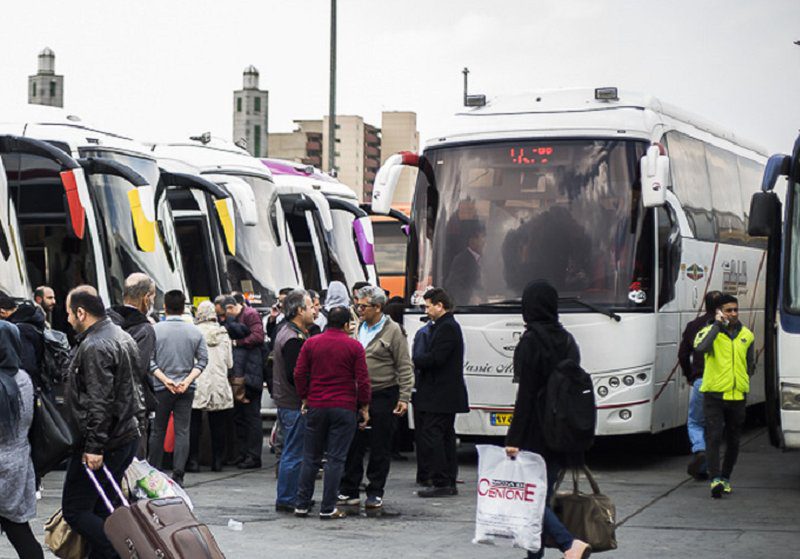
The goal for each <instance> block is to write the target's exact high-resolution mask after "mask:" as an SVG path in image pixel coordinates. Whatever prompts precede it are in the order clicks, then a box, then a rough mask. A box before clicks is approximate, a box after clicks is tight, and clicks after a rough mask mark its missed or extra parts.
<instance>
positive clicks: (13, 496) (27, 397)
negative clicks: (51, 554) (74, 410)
mask: <svg viewBox="0 0 800 559" xmlns="http://www.w3.org/2000/svg"><path fill="white" fill-rule="evenodd" d="M21 353H22V344H21V343H20V338H19V330H17V327H16V326H14V325H13V324H10V323H8V322H6V321H4V320H0V528H2V531H3V532H5V534H6V535H7V536H8V539H9V541H10V542H11V545H13V546H14V549H15V550H16V551H17V554H18V555H19V556H20V557H24V558H25V559H27V558H28V557H30V558H31V559H38V558H40V557H44V553H43V552H42V547H41V546H40V545H39V543H38V542H37V541H36V538H35V537H34V535H33V532H32V531H31V527H30V524H29V523H28V522H29V521H30V520H31V519H32V518H34V517H36V482H35V476H34V473H33V462H31V446H30V443H29V442H28V430H29V429H30V427H31V421H32V420H33V383H32V382H31V378H30V376H28V373H26V372H25V371H21V370H20V368H19V367H20V354H21Z"/></svg>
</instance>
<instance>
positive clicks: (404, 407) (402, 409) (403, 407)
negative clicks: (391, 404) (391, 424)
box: [393, 400, 408, 417]
mask: <svg viewBox="0 0 800 559" xmlns="http://www.w3.org/2000/svg"><path fill="white" fill-rule="evenodd" d="M407 411H408V402H403V401H402V400H400V401H399V402H397V405H396V406H395V408H394V412H393V413H394V414H395V415H396V416H399V417H403V416H404V415H405V414H406V412H407Z"/></svg>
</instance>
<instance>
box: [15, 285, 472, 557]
mask: <svg viewBox="0 0 800 559" xmlns="http://www.w3.org/2000/svg"><path fill="white" fill-rule="evenodd" d="M351 294H352V295H351ZM155 300H156V285H155V282H154V281H153V280H152V279H151V278H150V277H148V276H147V275H145V274H142V273H136V274H132V275H130V276H129V277H128V278H126V280H125V282H124V288H123V304H121V305H115V306H111V307H106V305H105V304H104V301H103V300H102V299H101V297H100V296H99V295H98V293H97V291H96V289H95V288H94V287H92V286H88V285H82V286H78V287H76V288H74V289H73V290H72V291H70V292H69V294H68V296H67V298H66V301H65V302H64V303H65V307H66V311H67V320H68V322H69V325H70V327H71V329H72V332H70V337H71V339H73V340H74V344H73V347H72V348H71V350H70V353H69V359H68V361H67V364H66V365H65V366H64V367H63V368H62V369H61V370H57V369H58V368H57V367H54V366H53V364H52V360H48V348H47V344H46V342H45V339H46V338H47V333H48V332H49V331H51V327H50V323H49V320H48V319H49V318H50V316H51V315H52V313H53V311H54V310H55V309H56V307H57V305H58V301H56V300H55V295H54V292H53V290H52V289H50V288H49V287H46V286H42V287H40V288H37V290H36V292H35V294H34V299H33V300H32V301H25V302H18V301H16V300H15V299H13V298H11V297H8V296H6V295H4V294H0V318H2V319H3V320H0V349H2V352H0V388H2V390H0V399H2V402H0V457H2V458H3V459H2V461H0V474H2V475H0V486H1V487H2V492H0V522H2V530H3V532H4V533H6V534H7V536H8V538H9V540H10V541H11V543H12V545H13V546H14V548H15V549H16V550H17V552H18V554H19V555H20V557H42V556H43V555H42V549H41V546H40V544H39V543H38V542H37V541H36V539H35V537H34V535H33V532H32V531H31V528H30V525H29V521H30V520H31V519H33V518H34V517H35V515H36V489H37V486H38V485H39V484H40V483H41V480H40V479H39V478H38V477H37V475H36V473H35V472H34V468H33V463H32V460H31V459H30V455H31V446H30V442H29V437H28V430H29V429H30V426H31V422H32V420H33V408H34V393H37V394H38V395H39V396H38V397H52V396H53V393H54V391H56V390H59V386H61V387H63V394H64V405H63V408H62V413H63V415H64V419H65V420H66V421H67V423H68V424H69V426H70V430H71V431H72V433H73V437H74V440H75V445H74V448H73V451H72V454H71V456H69V458H68V460H67V461H66V473H65V480H64V484H63V494H62V514H63V518H64V520H65V521H66V522H67V524H68V525H69V527H70V528H71V529H72V530H74V531H75V532H77V533H78V534H80V535H81V536H82V537H83V538H84V540H85V541H86V543H87V544H88V549H89V557H92V558H95V557H98V558H99V557H116V554H115V552H114V549H113V547H112V545H111V543H110V542H109V540H108V539H107V538H106V536H105V534H104V532H103V523H104V521H105V518H106V517H107V516H108V512H107V510H106V509H105V507H102V506H100V496H99V495H98V492H97V490H96V487H95V486H94V484H93V481H92V480H91V478H90V477H89V475H87V472H86V471H85V470H86V468H89V469H91V470H99V469H101V468H103V467H105V468H107V469H108V470H109V472H110V473H111V476H112V477H113V478H114V479H115V480H116V481H117V482H118V483H119V482H121V480H122V478H123V477H124V475H125V472H126V470H127V469H128V467H129V466H130V465H131V463H132V462H133V460H134V458H140V459H147V460H148V462H149V463H150V464H151V465H152V466H154V467H155V468H159V469H164V470H169V471H171V477H172V480H173V481H174V482H175V483H177V484H179V485H183V484H184V481H185V476H186V475H187V473H189V474H191V473H192V472H197V471H199V468H200V447H201V444H200V440H201V436H202V430H203V426H204V423H205V422H204V418H206V417H207V424H208V426H209V428H210V437H209V438H210V443H211V444H210V446H211V469H212V470H213V471H219V470H221V469H222V468H223V467H224V466H225V465H230V466H236V467H238V468H240V469H256V468H260V467H261V459H262V452H263V441H264V436H263V430H262V420H261V402H262V392H263V390H264V389H265V387H266V388H267V389H268V390H269V391H270V395H271V396H272V398H273V400H274V402H275V404H276V407H277V421H276V427H277V429H276V430H277V433H276V437H275V438H276V446H277V450H278V454H279V459H278V468H277V476H278V480H277V490H276V496H275V510H276V511H278V512H282V513H284V512H285V513H291V514H294V515H296V516H300V517H304V516H308V515H309V511H311V510H312V509H313V508H314V506H315V504H316V502H315V501H314V499H313V496H314V486H315V480H316V479H317V477H318V473H319V472H320V471H321V470H322V471H324V482H323V493H322V497H321V500H320V504H319V512H318V514H319V517H320V518H321V519H326V520H327V519H338V518H343V517H345V516H346V515H347V513H348V512H352V511H353V510H358V508H359V507H360V506H361V505H362V500H361V495H360V487H364V483H366V486H365V487H366V490H365V491H366V496H365V500H364V501H363V506H364V507H365V509H367V510H368V511H380V510H382V507H383V499H384V492H385V488H386V482H387V478H388V476H389V473H390V467H391V462H392V453H393V444H392V441H393V439H394V433H395V431H396V429H397V427H398V424H399V422H400V421H401V419H402V420H404V421H405V419H403V418H404V416H405V415H406V413H407V411H408V409H409V403H410V402H411V401H412V398H413V401H414V403H415V406H414V411H415V421H416V424H417V428H416V431H415V434H416V442H417V446H418V448H419V458H418V474H417V481H418V483H419V484H420V486H421V488H420V490H419V492H418V493H419V496H420V497H446V496H451V495H456V494H457V493H458V490H457V489H456V479H457V462H456V460H455V453H456V438H455V429H454V424H455V414H457V413H463V412H466V411H468V406H467V392H466V385H465V382H464V378H463V353H464V350H463V348H464V346H463V338H462V335H461V331H460V328H459V326H458V323H457V322H456V321H455V320H454V319H453V317H452V308H453V304H452V302H451V300H450V298H449V296H448V295H447V293H446V292H445V291H444V290H442V289H431V290H429V291H428V292H427V293H426V294H425V303H426V314H427V316H428V318H429V319H430V322H429V323H428V324H427V325H426V326H425V327H424V328H423V330H422V332H421V333H420V334H418V335H417V337H416V338H415V343H414V347H413V355H412V353H411V352H410V351H409V344H408V342H407V340H406V334H405V331H404V329H403V326H402V319H401V318H400V317H399V315H398V312H397V311H398V310H399V309H401V308H402V305H397V304H395V305H394V306H393V305H392V304H390V301H389V299H388V296H387V294H386V293H385V292H384V290H382V289H381V288H379V287H377V286H373V285H370V284H367V283H364V282H362V283H360V284H356V285H354V286H353V288H352V291H348V289H347V287H346V286H345V285H344V284H342V283H340V282H332V283H331V284H330V286H329V288H328V290H327V292H326V293H325V294H324V296H323V297H321V296H320V294H319V293H316V292H314V291H306V290H303V289H299V288H286V289H282V290H281V291H280V292H279V294H278V300H277V302H276V304H275V305H274V306H273V307H272V309H271V312H270V313H269V314H268V315H267V316H265V317H263V318H262V316H261V315H260V314H259V312H258V311H257V310H256V309H255V308H254V307H251V306H250V305H249V304H248V301H247V300H246V299H245V297H243V296H242V294H240V293H231V294H226V295H222V296H220V297H217V298H216V299H215V300H214V301H203V302H201V303H200V304H199V305H198V306H197V308H196V309H192V316H191V317H190V316H189V313H188V312H187V308H188V306H187V300H186V295H185V294H184V293H183V292H181V291H167V292H166V293H164V294H163V309H156V308H155ZM54 369H55V370H54ZM231 424H232V426H233V430H234V432H235V435H236V436H235V438H233V439H231V438H230V437H226V430H228V429H229V428H230V426H231ZM168 433H169V434H171V435H173V436H174V444H173V445H172V446H171V456H167V455H166V451H165V438H167V437H168ZM367 451H368V452H367ZM167 460H169V462H168V461H167ZM365 462H366V463H365ZM365 477H366V482H365V481H364V478H365ZM11 480H13V482H11ZM98 480H100V483H101V485H103V486H106V487H105V489H106V490H107V492H108V493H109V494H113V492H112V491H110V489H111V488H110V485H109V483H110V482H108V481H107V480H103V479H102V476H100V477H98ZM20 481H22V483H20Z"/></svg>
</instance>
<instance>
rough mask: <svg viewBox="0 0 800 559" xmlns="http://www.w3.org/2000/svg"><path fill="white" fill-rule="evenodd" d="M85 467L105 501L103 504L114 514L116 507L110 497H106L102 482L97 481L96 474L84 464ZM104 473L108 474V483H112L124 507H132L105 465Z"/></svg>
mask: <svg viewBox="0 0 800 559" xmlns="http://www.w3.org/2000/svg"><path fill="white" fill-rule="evenodd" d="M83 467H84V468H85V469H86V473H87V474H88V475H89V479H91V480H92V483H94V487H95V489H97V493H98V494H99V495H100V497H101V498H102V499H103V502H104V503H105V504H106V508H107V509H108V512H109V513H113V512H114V505H112V504H111V500H110V499H109V498H108V495H106V492H105V491H103V488H102V487H101V485H100V482H99V481H97V476H96V475H95V474H94V472H93V471H92V469H91V468H90V467H89V466H88V465H86V464H84V465H83ZM103 472H104V473H105V474H106V478H107V479H108V481H109V482H111V486H112V487H113V488H114V490H115V491H116V492H117V495H119V499H120V501H122V504H123V506H126V507H129V506H131V504H130V503H129V502H128V499H126V498H125V495H123V494H122V489H121V488H120V486H119V484H118V483H117V480H115V479H114V476H112V475H111V472H109V471H108V468H107V467H106V465H105V464H103Z"/></svg>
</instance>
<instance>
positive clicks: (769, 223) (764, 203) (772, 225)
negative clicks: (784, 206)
mask: <svg viewBox="0 0 800 559" xmlns="http://www.w3.org/2000/svg"><path fill="white" fill-rule="evenodd" d="M780 222H781V201H780V199H779V198H778V195H777V194H775V193H774V192H756V193H755V194H753V198H752V199H751V200H750V220H749V222H748V224H747V234H748V235H750V236H751V237H770V236H772V234H773V233H776V232H777V231H776V228H777V227H780Z"/></svg>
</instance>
